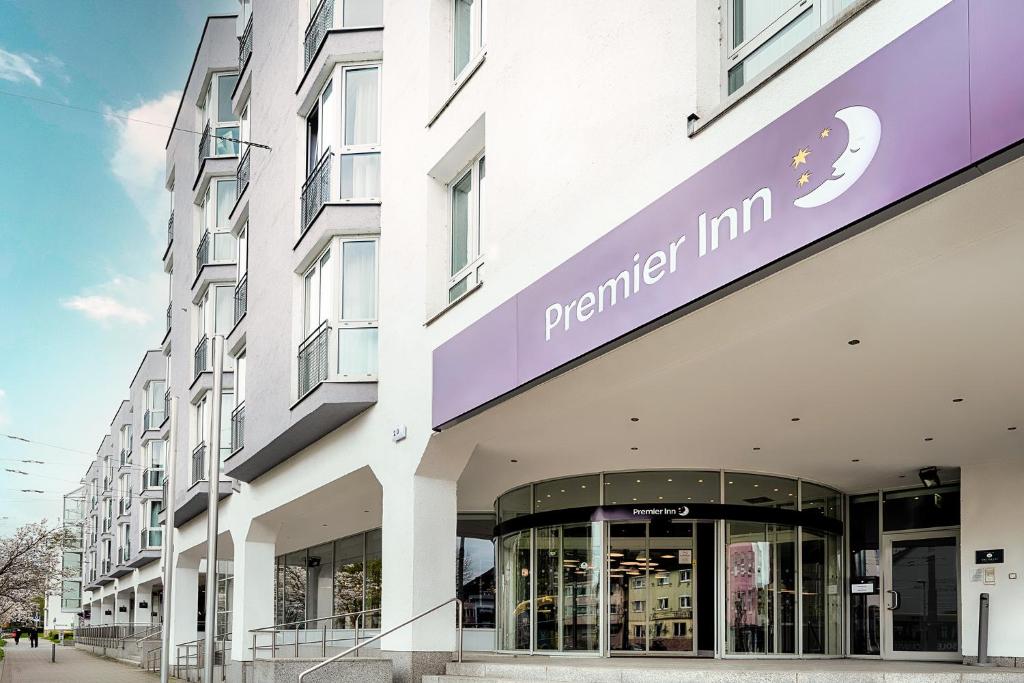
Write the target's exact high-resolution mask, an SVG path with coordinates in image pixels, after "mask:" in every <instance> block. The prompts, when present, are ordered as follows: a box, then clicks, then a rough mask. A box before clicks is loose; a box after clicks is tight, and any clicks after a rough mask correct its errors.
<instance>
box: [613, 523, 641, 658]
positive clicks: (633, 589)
mask: <svg viewBox="0 0 1024 683" xmlns="http://www.w3.org/2000/svg"><path fill="white" fill-rule="evenodd" d="M646 561H647V530H646V525H645V524H643V523H639V522H624V523H613V524H609V525H608V566H609V571H608V613H609V614H608V636H609V637H608V647H609V648H610V649H611V650H623V651H638V650H639V651H642V650H646V649H647V572H646V570H645V569H644V565H645V564H646Z"/></svg>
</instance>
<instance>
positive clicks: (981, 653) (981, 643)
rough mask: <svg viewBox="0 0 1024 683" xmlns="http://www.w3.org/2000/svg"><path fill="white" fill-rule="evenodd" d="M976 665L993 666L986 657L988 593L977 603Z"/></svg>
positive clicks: (983, 594)
mask: <svg viewBox="0 0 1024 683" xmlns="http://www.w3.org/2000/svg"><path fill="white" fill-rule="evenodd" d="M978 666H994V664H993V663H992V662H990V661H989V659H988V593H982V594H981V602H979V603H978Z"/></svg>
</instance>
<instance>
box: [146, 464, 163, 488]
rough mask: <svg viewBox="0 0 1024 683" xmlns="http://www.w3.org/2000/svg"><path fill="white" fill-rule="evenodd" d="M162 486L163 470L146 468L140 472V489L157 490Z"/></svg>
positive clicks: (161, 468) (160, 468)
mask: <svg viewBox="0 0 1024 683" xmlns="http://www.w3.org/2000/svg"><path fill="white" fill-rule="evenodd" d="M163 485H164V468H163V467H147V468H146V469H145V470H143V471H142V487H143V488H147V489H158V488H160V487H161V486H163Z"/></svg>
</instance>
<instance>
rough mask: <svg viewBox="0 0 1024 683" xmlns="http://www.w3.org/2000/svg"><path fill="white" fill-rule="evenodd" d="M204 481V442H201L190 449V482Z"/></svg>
mask: <svg viewBox="0 0 1024 683" xmlns="http://www.w3.org/2000/svg"><path fill="white" fill-rule="evenodd" d="M200 481H206V444H205V443H201V444H199V445H198V446H196V448H195V450H194V451H192V483H193V484H195V483H197V482H200Z"/></svg>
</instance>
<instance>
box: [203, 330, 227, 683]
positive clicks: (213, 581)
mask: <svg viewBox="0 0 1024 683" xmlns="http://www.w3.org/2000/svg"><path fill="white" fill-rule="evenodd" d="M211 341H212V342H213V343H212V346H211V349H210V351H211V353H212V354H213V392H212V396H211V401H212V403H213V405H211V406H210V438H209V439H208V440H207V443H208V444H209V447H208V448H207V451H206V483H207V484H208V486H209V495H208V496H207V499H206V500H207V503H206V633H205V634H204V635H205V638H204V640H205V646H206V647H205V648H204V649H205V651H206V658H205V660H204V662H203V664H204V666H203V670H204V672H205V675H204V676H203V678H202V680H203V681H205V682H206V683H213V660H214V659H215V657H214V652H213V648H214V643H215V639H216V635H217V634H216V630H217V523H218V519H217V513H218V510H217V507H218V505H219V503H220V495H219V494H220V420H221V414H220V402H221V394H222V392H223V379H224V378H223V369H224V337H222V336H221V335H219V334H215V335H214V336H213V338H212V340H211Z"/></svg>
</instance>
